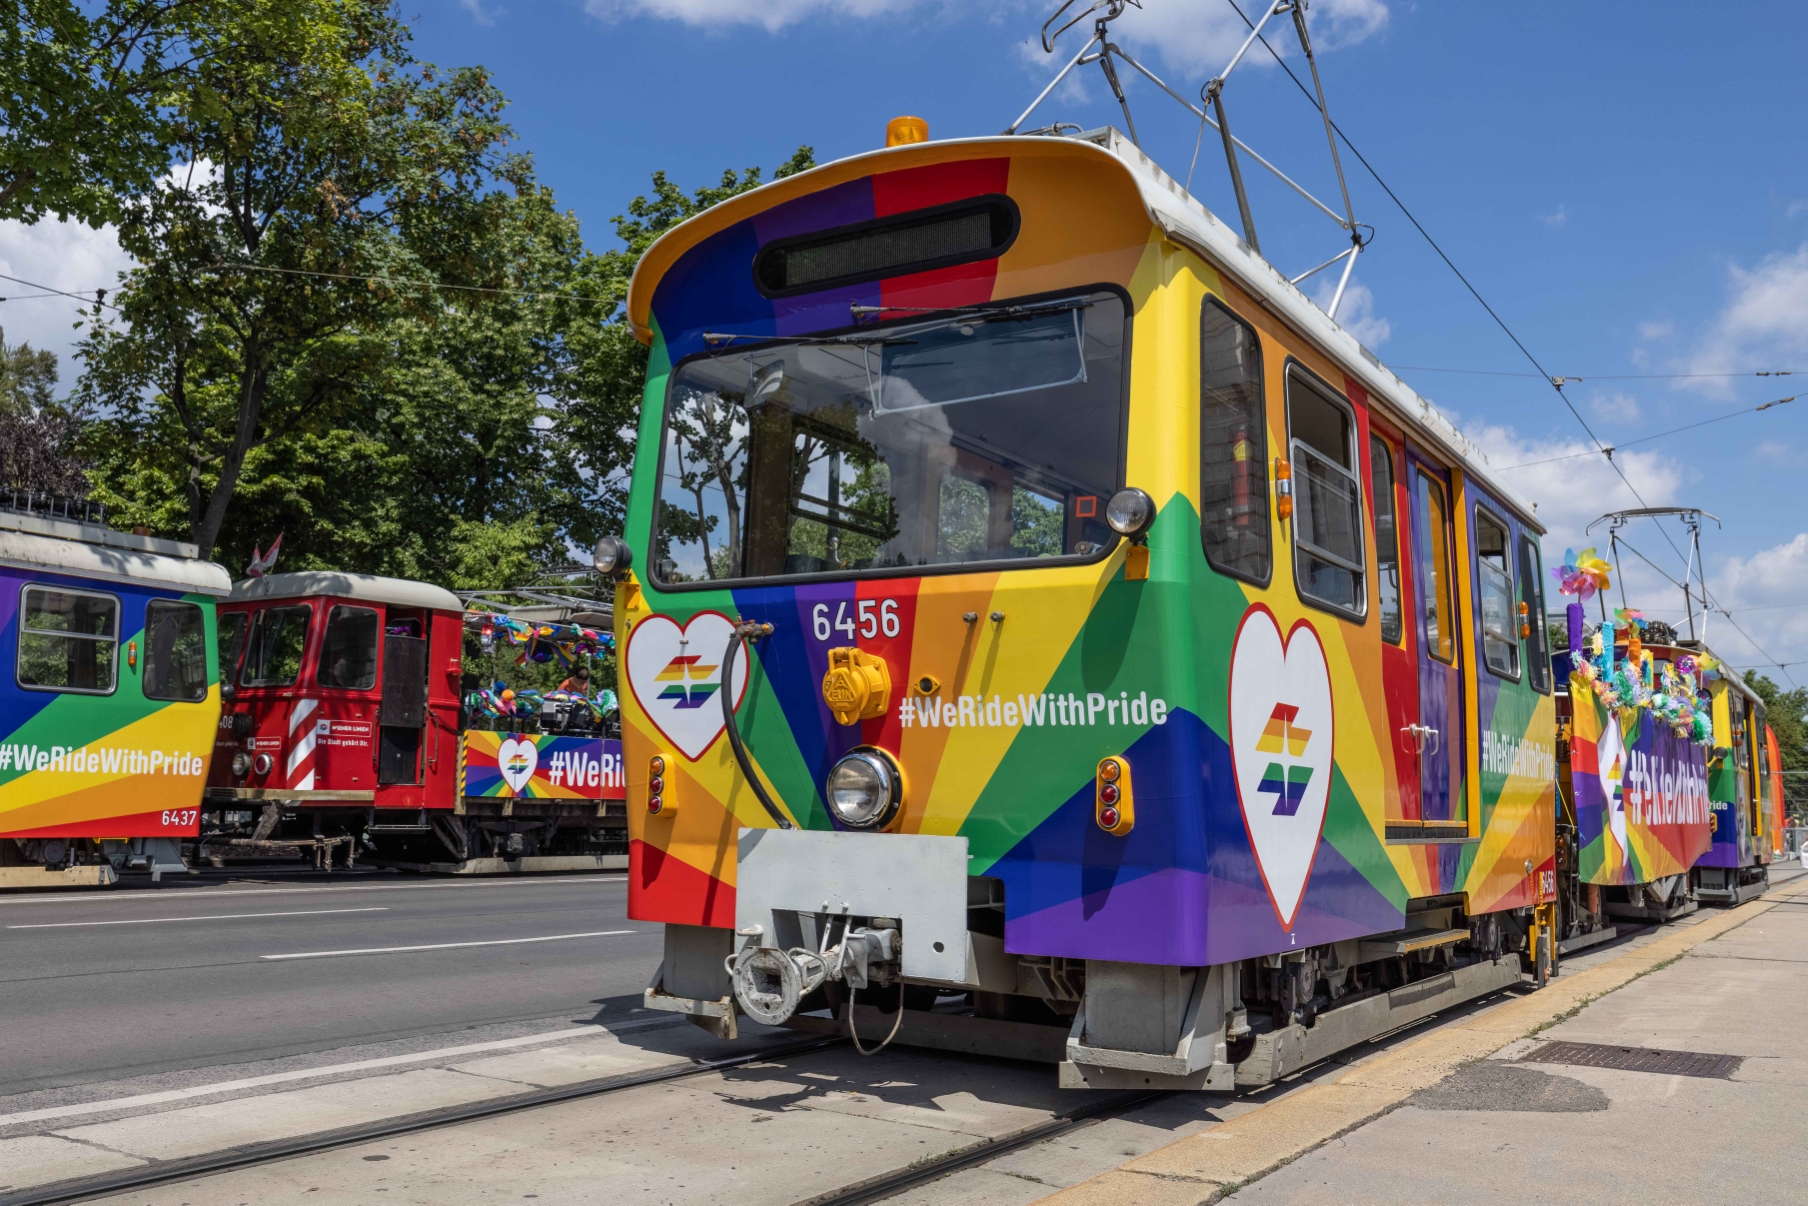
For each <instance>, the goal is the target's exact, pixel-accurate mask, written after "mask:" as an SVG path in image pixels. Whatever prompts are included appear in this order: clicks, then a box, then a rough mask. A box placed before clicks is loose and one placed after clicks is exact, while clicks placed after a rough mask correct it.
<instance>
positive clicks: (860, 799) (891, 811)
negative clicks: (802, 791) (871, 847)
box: [826, 749, 904, 829]
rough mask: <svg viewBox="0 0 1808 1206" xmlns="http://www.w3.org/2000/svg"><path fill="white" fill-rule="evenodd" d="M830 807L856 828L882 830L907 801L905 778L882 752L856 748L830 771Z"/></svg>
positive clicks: (850, 825) (828, 793)
mask: <svg viewBox="0 0 1808 1206" xmlns="http://www.w3.org/2000/svg"><path fill="white" fill-rule="evenodd" d="M826 794H827V796H828V800H829V809H830V811H832V812H833V813H834V814H835V816H836V818H837V819H838V820H840V821H841V823H842V824H844V825H847V826H849V827H850V828H854V829H883V828H885V826H887V825H889V824H890V823H891V820H892V818H893V817H895V816H897V815H898V806H899V805H900V804H902V803H903V801H904V780H903V778H902V777H901V776H900V775H899V774H898V768H897V767H896V766H895V765H893V763H892V760H891V759H890V758H888V757H887V756H886V755H885V754H884V753H883V752H882V751H880V750H875V749H857V750H853V751H851V752H849V753H848V754H847V755H846V756H844V757H843V758H842V759H841V761H839V762H837V763H836V764H835V765H834V766H833V767H831V768H830V770H829V780H828V791H827V793H826Z"/></svg>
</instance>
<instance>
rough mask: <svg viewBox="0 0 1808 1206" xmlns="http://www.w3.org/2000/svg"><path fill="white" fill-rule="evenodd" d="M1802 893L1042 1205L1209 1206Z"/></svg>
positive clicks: (1509, 1007) (1587, 976) (1521, 1003)
mask: <svg viewBox="0 0 1808 1206" xmlns="http://www.w3.org/2000/svg"><path fill="white" fill-rule="evenodd" d="M1805 896H1808V884H1805V885H1802V886H1801V887H1797V888H1795V889H1794V890H1793V891H1773V893H1772V894H1771V895H1770V896H1767V897H1765V898H1764V899H1761V900H1754V901H1750V902H1748V903H1746V904H1743V905H1740V906H1739V907H1737V908H1734V909H1729V910H1727V911H1726V912H1725V913H1722V914H1720V915H1719V916H1716V917H1710V918H1708V919H1707V920H1705V921H1702V922H1699V923H1698V924H1696V925H1692V926H1689V927H1688V928H1687V929H1682V930H1677V931H1675V932H1674V933H1670V934H1665V935H1663V936H1662V937H1660V938H1658V939H1656V940H1655V941H1653V942H1650V943H1647V944H1646V945H1645V946H1642V947H1639V948H1638V949H1637V950H1632V951H1627V952H1626V953H1625V954H1623V955H1620V956H1617V957H1616V958H1613V959H1610V960H1608V961H1607V962H1605V963H1602V964H1598V965H1597V966H1595V967H1591V968H1589V969H1588V970H1586V971H1581V972H1576V973H1573V974H1570V975H1564V976H1561V977H1559V978H1558V979H1557V980H1555V981H1553V982H1552V983H1551V984H1550V985H1549V986H1547V987H1546V988H1545V989H1544V991H1542V992H1536V993H1532V994H1531V995H1529V996H1524V997H1520V998H1517V999H1516V1000H1512V1001H1508V1002H1506V1003H1504V1004H1501V1005H1498V1006H1495V1007H1494V1008H1492V1009H1488V1010H1485V1011H1483V1012H1481V1013H1479V1014H1476V1015H1475V1016H1473V1017H1470V1018H1465V1019H1463V1020H1461V1021H1459V1022H1455V1023H1452V1024H1450V1025H1448V1026H1444V1027H1441V1028H1439V1029H1438V1030H1436V1031H1434V1032H1433V1033H1431V1034H1428V1035H1426V1036H1425V1037H1424V1038H1422V1039H1419V1040H1417V1041H1416V1042H1411V1043H1407V1044H1405V1045H1404V1046H1401V1047H1398V1048H1396V1049H1394V1050H1392V1051H1387V1052H1384V1053H1382V1054H1381V1055H1379V1056H1376V1057H1375V1058H1373V1059H1371V1060H1369V1061H1367V1062H1365V1063H1363V1064H1361V1065H1359V1066H1357V1067H1354V1068H1351V1069H1350V1070H1349V1071H1348V1072H1346V1073H1344V1074H1343V1075H1342V1076H1339V1077H1337V1078H1336V1079H1335V1080H1328V1081H1324V1082H1322V1083H1320V1084H1315V1085H1311V1086H1309V1087H1307V1088H1305V1089H1302V1090H1300V1091H1299V1092H1296V1093H1291V1094H1288V1095H1287V1096H1285V1097H1282V1098H1280V1099H1279V1100H1277V1101H1273V1102H1270V1103H1269V1104H1267V1105H1265V1106H1262V1107H1260V1108H1259V1109H1255V1110H1251V1111H1250V1112H1249V1113H1247V1114H1241V1115H1239V1116H1237V1117H1236V1118H1233V1119H1231V1120H1230V1121H1228V1122H1224V1123H1220V1124H1219V1125H1217V1126H1215V1127H1212V1128H1211V1129H1210V1130H1205V1131H1200V1132H1198V1133H1196V1134H1193V1135H1189V1136H1187V1137H1186V1138H1185V1139H1180V1140H1177V1141H1175V1142H1173V1143H1170V1144H1168V1145H1167V1146H1166V1147H1160V1148H1157V1149H1155V1150H1154V1151H1152V1152H1149V1153H1148V1154H1146V1155H1143V1156H1139V1157H1137V1158H1136V1159H1134V1160H1130V1161H1127V1162H1125V1163H1123V1164H1121V1165H1119V1166H1118V1167H1117V1168H1114V1169H1112V1170H1111V1171H1110V1172H1107V1173H1101V1174H1100V1175H1099V1176H1096V1177H1094V1178H1092V1179H1091V1180H1089V1181H1082V1182H1080V1183H1079V1184H1078V1185H1074V1186H1071V1187H1070V1188H1067V1189H1064V1190H1062V1191H1060V1192H1059V1193H1054V1194H1050V1195H1049V1196H1047V1197H1045V1198H1042V1199H1040V1202H1041V1203H1043V1204H1044V1206H1108V1204H1109V1206H1118V1204H1119V1203H1128V1202H1134V1203H1136V1204H1137V1206H1205V1204H1207V1203H1211V1202H1216V1201H1218V1200H1219V1199H1220V1198H1221V1197H1223V1196H1224V1194H1225V1193H1226V1192H1228V1191H1230V1190H1234V1189H1236V1188H1237V1187H1238V1186H1240V1185H1243V1184H1245V1183H1247V1182H1249V1181H1253V1180H1255V1179H1256V1178H1258V1177H1260V1176H1262V1175H1264V1174H1266V1173H1270V1172H1273V1171H1274V1170H1275V1169H1277V1168H1280V1167H1281V1166H1282V1165H1285V1164H1288V1163H1291V1162H1292V1161H1294V1160H1296V1159H1298V1158H1299V1157H1300V1156H1303V1155H1305V1154H1306V1153H1307V1152H1309V1151H1311V1150H1312V1149H1313V1148H1315V1147H1318V1146H1319V1145H1320V1144H1322V1143H1327V1142H1329V1141H1330V1140H1332V1139H1335V1138H1337V1137H1338V1136H1339V1135H1342V1134H1345V1133H1346V1132H1348V1131H1352V1130H1354V1129H1356V1128H1357V1127H1359V1126H1361V1125H1363V1124H1364V1123H1366V1122H1369V1121H1370V1120H1372V1119H1374V1118H1378V1117H1380V1116H1381V1115H1382V1114H1385V1113H1387V1112H1388V1111H1389V1110H1391V1109H1393V1108H1395V1107H1396V1106H1398V1105H1400V1103H1402V1102H1403V1101H1405V1100H1406V1099H1407V1098H1408V1097H1410V1096H1412V1095H1413V1094H1414V1093H1416V1092H1418V1091H1419V1090H1420V1089H1426V1088H1430V1087H1431V1086H1432V1085H1434V1084H1436V1083H1438V1082H1439V1081H1440V1080H1443V1079H1444V1078H1445V1077H1446V1076H1448V1075H1450V1074H1451V1073H1452V1072H1454V1071H1455V1070H1456V1069H1457V1068H1458V1067H1460V1066H1462V1065H1463V1064H1466V1063H1470V1062H1472V1061H1474V1060H1478V1059H1485V1058H1486V1057H1488V1056H1490V1055H1492V1054H1494V1052H1496V1051H1499V1050H1500V1049H1501V1048H1502V1047H1505V1046H1507V1045H1508V1044H1509V1043H1512V1042H1514V1041H1515V1040H1517V1039H1521V1038H1524V1037H1526V1036H1527V1035H1530V1034H1534V1033H1536V1032H1538V1031H1540V1030H1543V1029H1545V1028H1546V1027H1548V1026H1550V1025H1552V1024H1553V1023H1555V1022H1559V1021H1562V1020H1564V1019H1566V1018H1568V1017H1571V1016H1573V1015H1574V1014H1575V1013H1576V1012H1578V1011H1579V1010H1581V1009H1582V1007H1583V1006H1585V1005H1587V1004H1588V1003H1589V1002H1590V1001H1593V1000H1595V999H1596V998H1597V997H1603V996H1606V995H1607V994H1608V993H1610V992H1613V991H1614V990H1615V989H1618V988H1622V987H1624V986H1625V985H1627V984H1629V983H1631V982H1632V981H1633V980H1636V979H1638V978H1639V977H1640V976H1643V975H1645V974H1646V973H1648V972H1652V971H1656V970H1657V969H1658V968H1660V967H1662V966H1663V965H1664V964H1666V963H1669V962H1670V961H1671V960H1673V959H1677V958H1679V957H1681V956H1682V955H1685V954H1687V953H1688V952H1689V951H1691V950H1693V949H1694V948H1695V947H1697V946H1700V945H1701V944H1702V943H1704V942H1708V941H1711V940H1713V939H1715V938H1718V937H1719V936H1720V935H1722V934H1724V933H1726V932H1727V931H1729V930H1733V929H1737V928H1738V927H1739V926H1742V925H1744V924H1745V923H1746V922H1748V921H1750V920H1752V919H1753V918H1755V917H1758V916H1761V915H1762V914H1764V913H1766V912H1768V911H1769V910H1771V909H1773V908H1775V907H1776V906H1777V905H1779V904H1783V903H1786V902H1788V901H1792V900H1799V899H1802V898H1803V897H1805Z"/></svg>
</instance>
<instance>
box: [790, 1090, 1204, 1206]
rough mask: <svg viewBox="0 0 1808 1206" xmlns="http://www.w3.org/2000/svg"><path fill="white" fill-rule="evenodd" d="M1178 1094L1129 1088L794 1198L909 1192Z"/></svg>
mask: <svg viewBox="0 0 1808 1206" xmlns="http://www.w3.org/2000/svg"><path fill="white" fill-rule="evenodd" d="M1172 1095H1173V1094H1172V1093H1171V1092H1168V1091H1165V1090H1155V1091H1153V1092H1139V1093H1127V1094H1123V1095H1120V1096H1117V1097H1112V1098H1108V1099H1106V1100H1105V1101H1098V1102H1091V1103H1088V1104H1087V1105H1083V1106H1077V1107H1075V1108H1074V1109H1071V1110H1068V1111H1067V1112H1066V1113H1064V1114H1059V1115H1057V1116H1056V1117H1054V1118H1051V1119H1049V1120H1048V1121H1047V1122H1038V1123H1035V1124H1033V1125H1031V1126H1026V1127H1024V1128H1023V1129H1022V1130H1019V1131H1012V1132H1011V1133H1010V1134H1008V1135H1000V1136H998V1137H997V1138H994V1139H982V1140H980V1141H979V1142H978V1143H975V1144H974V1145H972V1146H971V1147H963V1148H961V1149H960V1150H959V1151H955V1152H950V1153H949V1154H948V1155H946V1156H943V1157H942V1158H941V1159H939V1160H931V1161H929V1162H927V1163H925V1164H913V1165H911V1166H910V1167H908V1168H901V1169H899V1170H897V1171H896V1172H889V1173H881V1174H880V1175H878V1176H876V1177H872V1178H869V1179H868V1180H865V1181H861V1182H858V1183H857V1184H854V1185H849V1186H846V1187H845V1188H842V1189H836V1190H831V1191H829V1192H828V1193H822V1194H817V1195H816V1196H814V1197H809V1198H803V1199H801V1200H799V1201H797V1202H795V1203H793V1204H792V1206H866V1203H868V1202H878V1201H883V1200H884V1199H886V1198H889V1197H893V1196H895V1195H897V1194H900V1193H903V1192H904V1191H905V1190H907V1189H911V1188H914V1187H915V1186H918V1185H922V1184H925V1183H926V1182H929V1181H934V1180H937V1179H939V1178H941V1177H945V1176H947V1175H948V1174H949V1173H954V1172H959V1171H960V1170H961V1169H963V1168H971V1167H973V1166H974V1165H975V1164H984V1163H986V1162H987V1161H989V1160H996V1159H997V1158H998V1157H1000V1156H1003V1155H1007V1154H1009V1153H1010V1152H1014V1151H1017V1150H1019V1149H1020V1148H1025V1147H1030V1146H1032V1145H1034V1144H1037V1143H1042V1142H1044V1141H1045V1140H1049V1139H1054V1138H1057V1137H1058V1136H1061V1135H1064V1134H1066V1133H1067V1132H1069V1131H1072V1130H1077V1129H1078V1128H1080V1127H1083V1126H1090V1125H1091V1124H1092V1123H1094V1122H1099V1121H1102V1120H1103V1119H1106V1118H1112V1117H1115V1116H1117V1115H1119V1114H1125V1113H1128V1112H1129V1111H1131V1110H1133V1109H1135V1108H1136V1107H1137V1106H1140V1105H1147V1104H1148V1103H1149V1102H1152V1101H1157V1100H1160V1099H1161V1098H1163V1097H1170V1096H1172Z"/></svg>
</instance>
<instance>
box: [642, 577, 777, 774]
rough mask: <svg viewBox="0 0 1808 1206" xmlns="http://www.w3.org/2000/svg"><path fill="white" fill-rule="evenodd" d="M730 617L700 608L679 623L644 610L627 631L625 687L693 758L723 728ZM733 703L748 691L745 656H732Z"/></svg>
mask: <svg viewBox="0 0 1808 1206" xmlns="http://www.w3.org/2000/svg"><path fill="white" fill-rule="evenodd" d="M733 634H734V621H732V620H730V619H729V618H728V617H727V616H725V615H723V614H722V613H721V612H718V611H703V612H698V613H697V614H696V615H694V616H692V617H691V619H690V623H688V624H686V625H685V626H684V627H682V628H680V627H679V626H678V624H677V622H676V621H674V620H672V619H671V618H670V617H669V616H648V617H647V618H646V619H644V620H642V621H641V622H640V623H638V624H636V625H635V626H634V631H633V632H631V633H629V634H628V650H627V655H626V657H625V659H624V660H625V661H626V662H627V665H628V689H629V690H631V691H633V692H634V698H635V699H636V700H637V701H638V702H639V704H640V707H641V710H642V711H644V712H645V713H646V714H647V719H648V720H651V721H652V722H653V725H654V727H655V728H657V729H658V730H659V731H660V733H661V734H663V735H664V737H665V738H666V740H667V741H670V742H671V743H672V744H673V745H674V746H676V747H677V748H678V752H679V753H681V754H683V755H684V756H685V757H686V758H689V759H690V760H691V761H692V762H695V761H696V760H697V759H699V758H701V757H702V756H703V751H704V750H707V749H708V748H709V747H710V745H711V744H712V743H713V742H714V741H715V739H716V738H717V737H718V736H719V735H720V734H721V732H722V698H721V696H720V695H719V694H718V692H719V691H720V690H721V689H722V659H723V657H724V656H725V655H726V654H727V652H728V642H729V638H730V637H731V636H733ZM732 686H733V690H734V706H735V707H736V708H739V707H740V706H741V700H742V699H743V698H744V697H745V696H746V694H747V657H746V655H744V654H743V655H737V656H736V657H735V673H734V682H733V684H732Z"/></svg>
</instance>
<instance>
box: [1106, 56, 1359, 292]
mask: <svg viewBox="0 0 1808 1206" xmlns="http://www.w3.org/2000/svg"><path fill="white" fill-rule="evenodd" d="M1111 53H1112V54H1115V55H1116V56H1117V57H1118V58H1120V59H1122V60H1124V62H1126V63H1128V64H1130V66H1132V67H1134V68H1135V69H1136V70H1137V71H1139V72H1141V73H1142V75H1143V77H1144V78H1145V79H1147V80H1148V81H1149V82H1150V83H1151V84H1154V85H1155V86H1156V87H1157V88H1160V89H1161V90H1162V91H1163V92H1165V93H1167V94H1168V95H1169V96H1171V97H1173V98H1174V99H1175V100H1177V101H1179V102H1180V104H1181V106H1182V107H1183V108H1185V109H1186V111H1187V112H1188V113H1191V114H1192V115H1193V116H1194V117H1197V118H1198V119H1199V120H1200V121H1202V122H1204V123H1205V124H1206V125H1208V126H1210V127H1211V128H1212V129H1214V130H1216V129H1217V128H1218V123H1217V122H1215V121H1213V120H1212V118H1211V115H1210V114H1209V113H1207V112H1206V111H1205V110H1204V109H1201V108H1200V107H1199V106H1198V105H1195V104H1194V103H1193V102H1192V101H1190V100H1188V99H1187V98H1186V97H1184V96H1182V95H1180V93H1178V92H1176V91H1174V89H1172V88H1170V87H1168V85H1167V84H1166V82H1164V81H1163V80H1162V78H1161V77H1160V76H1158V75H1156V74H1155V73H1154V72H1153V71H1150V70H1149V69H1148V68H1147V67H1145V66H1143V65H1142V64H1141V63H1139V62H1137V61H1136V60H1135V59H1133V58H1131V57H1130V56H1129V55H1128V54H1125V53H1124V50H1123V48H1122V47H1121V46H1118V45H1116V44H1115V43H1114V44H1113V45H1112V46H1111ZM1231 141H1232V142H1234V143H1236V144H1237V149H1238V150H1240V151H1242V152H1243V153H1244V154H1245V155H1248V156H1249V157H1250V158H1251V159H1253V160H1255V161H1256V162H1257V163H1259V164H1261V165H1262V166H1263V167H1265V168H1267V169H1268V171H1269V174H1270V175H1272V176H1273V177H1274V178H1275V179H1276V180H1279V181H1280V182H1281V183H1282V184H1285V185H1286V186H1287V187H1288V188H1290V189H1292V190H1293V191H1294V192H1296V193H1298V194H1299V195H1300V196H1301V197H1303V198H1304V199H1305V200H1306V202H1307V203H1308V204H1310V205H1311V206H1313V208H1315V209H1317V210H1318V211H1319V212H1320V213H1322V214H1324V215H1325V217H1327V218H1329V219H1331V221H1333V222H1335V223H1337V224H1338V225H1339V226H1341V227H1343V228H1344V229H1346V230H1348V229H1350V226H1349V223H1347V222H1345V221H1344V220H1343V219H1342V218H1340V217H1338V215H1337V211H1336V210H1334V209H1332V208H1331V207H1330V206H1329V205H1326V204H1325V203H1324V202H1323V201H1320V200H1319V199H1318V198H1317V197H1314V196H1313V195H1312V194H1311V193H1309V192H1307V191H1306V189H1305V186H1303V185H1302V184H1300V182H1299V181H1297V180H1295V179H1294V178H1293V177H1291V176H1289V175H1288V174H1287V173H1286V172H1283V171H1282V170H1281V169H1280V168H1278V167H1276V166H1275V165H1274V164H1272V163H1270V162H1269V161H1268V160H1267V159H1264V158H1263V157H1262V154H1261V152H1259V151H1257V150H1255V149H1254V148H1253V147H1251V146H1250V145H1249V144H1248V143H1246V142H1244V141H1243V140H1242V139H1241V138H1234V137H1233V138H1232V139H1231ZM1314 271H1317V269H1314ZM1306 275H1307V276H1310V275H1312V274H1311V273H1310V272H1309V273H1307V274H1306Z"/></svg>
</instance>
